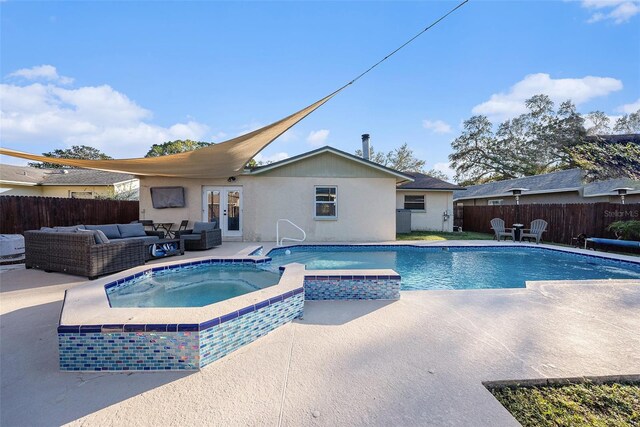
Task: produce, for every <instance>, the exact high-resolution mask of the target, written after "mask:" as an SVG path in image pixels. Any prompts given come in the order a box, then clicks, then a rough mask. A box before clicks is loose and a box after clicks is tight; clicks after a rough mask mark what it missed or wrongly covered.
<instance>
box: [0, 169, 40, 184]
mask: <svg viewBox="0 0 640 427" xmlns="http://www.w3.org/2000/svg"><path fill="white" fill-rule="evenodd" d="M46 171H47V170H46V169H37V168H30V167H26V166H14V165H0V182H15V183H20V184H22V185H38V184H40V183H41V182H42V180H43V179H44V176H45V174H46Z"/></svg>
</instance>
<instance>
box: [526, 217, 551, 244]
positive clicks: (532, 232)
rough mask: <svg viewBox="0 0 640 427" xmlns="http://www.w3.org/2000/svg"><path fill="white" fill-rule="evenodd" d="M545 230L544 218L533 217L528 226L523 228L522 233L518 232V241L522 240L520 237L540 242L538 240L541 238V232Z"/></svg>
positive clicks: (545, 222)
mask: <svg viewBox="0 0 640 427" xmlns="http://www.w3.org/2000/svg"><path fill="white" fill-rule="evenodd" d="M546 230H547V221H545V220H544V219H534V220H533V221H531V226H530V227H529V228H525V229H524V230H522V233H520V241H522V239H529V241H531V240H532V239H536V244H537V243H540V240H542V233H544V232H545V231H546Z"/></svg>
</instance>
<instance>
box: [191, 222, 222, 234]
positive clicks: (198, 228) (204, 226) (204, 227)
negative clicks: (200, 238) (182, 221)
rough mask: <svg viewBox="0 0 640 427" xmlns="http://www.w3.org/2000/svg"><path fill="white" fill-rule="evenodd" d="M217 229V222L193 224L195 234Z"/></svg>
mask: <svg viewBox="0 0 640 427" xmlns="http://www.w3.org/2000/svg"><path fill="white" fill-rule="evenodd" d="M215 229H216V223H215V222H196V223H195V224H193V234H200V233H201V232H203V231H213V230H215Z"/></svg>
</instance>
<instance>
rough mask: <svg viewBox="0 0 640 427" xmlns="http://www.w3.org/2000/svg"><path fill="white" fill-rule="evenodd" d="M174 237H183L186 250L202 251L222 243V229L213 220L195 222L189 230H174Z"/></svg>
mask: <svg viewBox="0 0 640 427" xmlns="http://www.w3.org/2000/svg"><path fill="white" fill-rule="evenodd" d="M176 239H183V240H184V246H185V249H186V250H188V251H204V250H207V249H211V248H213V247H215V246H220V245H221V244H222V230H220V228H218V225H217V223H216V222H215V221H212V222H196V223H194V224H193V229H191V230H180V231H176Z"/></svg>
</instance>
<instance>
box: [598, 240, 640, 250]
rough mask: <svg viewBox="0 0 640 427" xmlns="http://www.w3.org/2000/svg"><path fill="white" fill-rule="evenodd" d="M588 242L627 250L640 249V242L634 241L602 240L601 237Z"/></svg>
mask: <svg viewBox="0 0 640 427" xmlns="http://www.w3.org/2000/svg"><path fill="white" fill-rule="evenodd" d="M587 242H593V243H599V244H601V245H614V246H625V247H627V248H640V242H635V241H633V240H616V239H601V238H599V237H590V238H588V239H587Z"/></svg>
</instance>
